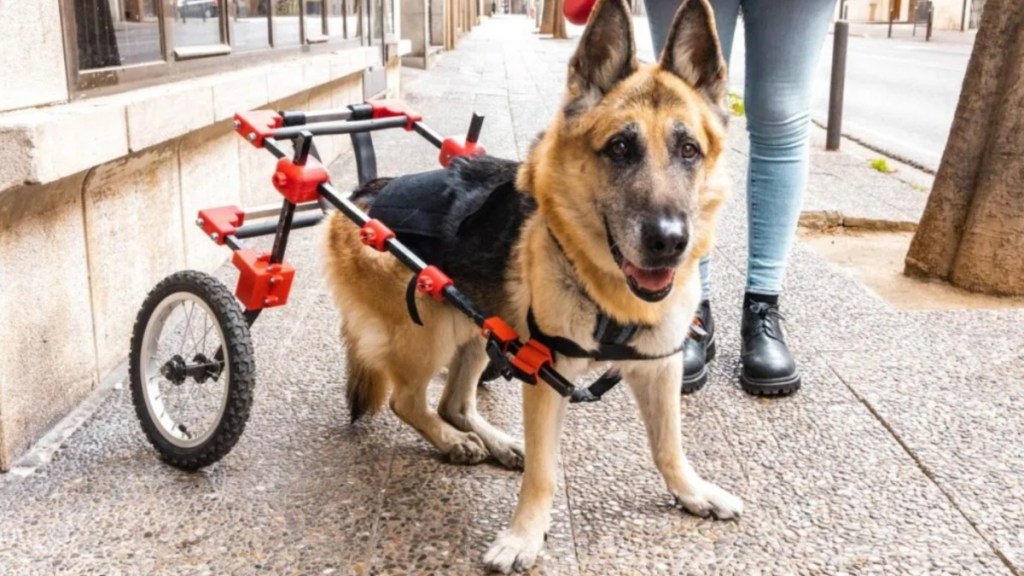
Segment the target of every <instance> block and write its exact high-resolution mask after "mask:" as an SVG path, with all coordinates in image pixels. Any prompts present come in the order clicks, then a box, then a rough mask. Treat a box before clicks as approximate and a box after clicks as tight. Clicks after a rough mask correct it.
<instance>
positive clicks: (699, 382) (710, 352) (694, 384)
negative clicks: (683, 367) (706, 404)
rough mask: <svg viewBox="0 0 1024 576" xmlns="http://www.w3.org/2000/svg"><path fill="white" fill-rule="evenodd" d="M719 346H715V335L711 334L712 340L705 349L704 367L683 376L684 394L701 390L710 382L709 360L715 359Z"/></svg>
mask: <svg viewBox="0 0 1024 576" xmlns="http://www.w3.org/2000/svg"><path fill="white" fill-rule="evenodd" d="M716 352H717V347H716V346H715V337H714V336H713V335H712V336H711V342H710V343H708V347H707V350H705V351H704V367H703V368H701V370H700V372H697V373H696V374H693V375H685V376H683V388H682V393H683V394H693V393H694V392H696V391H698V390H700V389H701V388H703V387H704V385H705V384H707V383H708V366H707V364H708V362H711V361H712V360H714V359H715V354H716Z"/></svg>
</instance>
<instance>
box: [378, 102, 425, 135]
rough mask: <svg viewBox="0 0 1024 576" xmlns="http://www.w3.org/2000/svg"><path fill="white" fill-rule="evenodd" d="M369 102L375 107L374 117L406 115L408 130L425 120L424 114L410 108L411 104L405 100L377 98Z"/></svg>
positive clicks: (406, 127)
mask: <svg viewBox="0 0 1024 576" xmlns="http://www.w3.org/2000/svg"><path fill="white" fill-rule="evenodd" d="M367 104H369V105H370V108H372V109H373V117H374V118H396V117H398V116H405V118H406V120H407V122H406V123H405V129H406V130H412V125H413V124H415V123H417V122H421V121H423V115H422V114H420V113H419V112H415V111H414V110H412V109H411V108H409V105H408V104H406V103H405V101H404V100H375V101H373V102H367Z"/></svg>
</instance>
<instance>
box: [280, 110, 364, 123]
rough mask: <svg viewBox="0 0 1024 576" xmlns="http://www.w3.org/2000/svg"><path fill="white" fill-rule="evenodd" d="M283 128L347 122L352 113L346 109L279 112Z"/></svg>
mask: <svg viewBox="0 0 1024 576" xmlns="http://www.w3.org/2000/svg"><path fill="white" fill-rule="evenodd" d="M279 114H280V115H281V119H282V124H283V125H284V126H299V125H302V124H309V123H312V122H333V121H335V120H348V119H349V118H351V117H352V111H351V110H349V109H348V108H345V109H342V110H317V111H316V112H304V111H301V110H295V111H288V112H285V111H282V112H279Z"/></svg>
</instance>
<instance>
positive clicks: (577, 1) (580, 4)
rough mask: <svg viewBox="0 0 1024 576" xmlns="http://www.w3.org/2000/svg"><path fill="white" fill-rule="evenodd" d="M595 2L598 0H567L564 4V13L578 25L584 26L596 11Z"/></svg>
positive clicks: (566, 17) (567, 18) (570, 20)
mask: <svg viewBox="0 0 1024 576" xmlns="http://www.w3.org/2000/svg"><path fill="white" fill-rule="evenodd" d="M594 4H597V0H565V4H563V5H562V13H563V14H565V19H566V20H568V21H569V22H572V23H573V24H575V25H577V26H583V25H584V24H586V23H587V20H588V19H589V18H590V13H591V12H593V11H594Z"/></svg>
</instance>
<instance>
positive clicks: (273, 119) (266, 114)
mask: <svg viewBox="0 0 1024 576" xmlns="http://www.w3.org/2000/svg"><path fill="white" fill-rule="evenodd" d="M282 122H283V120H282V119H281V115H280V114H278V113H277V112H274V111H273V110H250V111H248V112H239V113H238V114H235V132H238V133H239V134H241V135H242V138H245V139H246V140H248V141H249V142H250V143H251V144H252V145H253V146H255V147H257V148H263V139H264V138H267V137H268V136H270V135H272V134H273V132H274V130H275V129H276V128H280V127H281V123H282Z"/></svg>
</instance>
